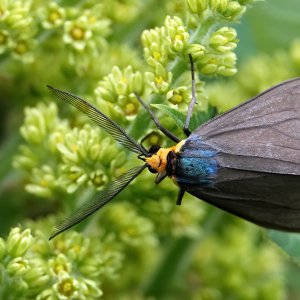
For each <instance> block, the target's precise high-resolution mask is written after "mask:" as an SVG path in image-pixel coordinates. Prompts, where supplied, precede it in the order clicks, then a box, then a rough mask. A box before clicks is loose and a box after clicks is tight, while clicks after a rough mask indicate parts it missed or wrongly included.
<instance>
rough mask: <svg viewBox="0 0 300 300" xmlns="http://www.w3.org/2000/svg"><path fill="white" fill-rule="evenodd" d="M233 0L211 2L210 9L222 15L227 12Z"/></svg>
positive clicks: (213, 0) (214, 0)
mask: <svg viewBox="0 0 300 300" xmlns="http://www.w3.org/2000/svg"><path fill="white" fill-rule="evenodd" d="M229 1H231V0H209V7H210V9H211V10H213V11H218V12H219V13H220V14H222V13H223V12H225V10H226V9H227V6H228V2H229Z"/></svg>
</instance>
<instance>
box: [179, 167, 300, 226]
mask: <svg viewBox="0 0 300 300" xmlns="http://www.w3.org/2000/svg"><path fill="white" fill-rule="evenodd" d="M299 181H300V177H299V176H294V175H282V174H273V173H261V172H253V171H242V170H234V169H226V168H224V169H221V170H220V171H219V173H218V175H217V178H216V182H215V184H214V186H213V187H206V188H203V187H200V186H186V187H184V188H185V190H186V191H187V192H189V193H191V194H192V195H194V196H196V197H197V198H200V199H202V200H204V201H206V202H208V203H210V204H212V205H214V206H216V207H219V208H221V209H223V210H225V211H227V212H229V213H232V214H234V215H236V216H238V217H241V218H243V219H246V220H248V221H250V222H253V223H255V224H258V225H261V226H264V227H267V228H272V229H279V230H285V231H295V232H299V231H300V182H299Z"/></svg>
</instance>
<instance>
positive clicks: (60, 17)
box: [41, 1, 66, 29]
mask: <svg viewBox="0 0 300 300" xmlns="http://www.w3.org/2000/svg"><path fill="white" fill-rule="evenodd" d="M65 16H66V11H65V9H64V8H63V7H61V6H59V5H58V4H57V2H54V1H51V2H50V3H49V4H48V7H47V8H44V9H43V10H42V12H41V18H42V25H43V26H44V27H45V28H47V29H52V28H57V27H60V26H62V25H63V23H64V20H65Z"/></svg>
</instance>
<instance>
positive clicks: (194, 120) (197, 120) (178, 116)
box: [151, 104, 216, 131]
mask: <svg viewBox="0 0 300 300" xmlns="http://www.w3.org/2000/svg"><path fill="white" fill-rule="evenodd" d="M151 106H153V107H155V108H158V109H159V110H161V111H162V112H164V113H165V114H167V115H168V116H170V117H171V118H172V119H173V120H174V121H175V123H176V124H177V125H178V127H179V128H180V129H182V128H183V126H184V123H185V119H186V114H184V113H183V112H181V111H179V110H177V109H175V108H172V107H170V106H167V105H164V104H151ZM215 115H216V109H215V108H214V107H211V106H210V107H209V108H208V111H207V112H204V111H197V112H195V113H194V114H193V115H192V117H191V121H190V126H189V128H190V130H191V131H194V130H195V129H196V128H197V127H199V126H200V125H201V124H203V123H205V122H207V121H208V120H210V119H211V118H212V117H214V116H215Z"/></svg>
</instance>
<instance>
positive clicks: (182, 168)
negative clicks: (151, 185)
mask: <svg viewBox="0 0 300 300" xmlns="http://www.w3.org/2000/svg"><path fill="white" fill-rule="evenodd" d="M216 154H217V150H216V149H214V148H212V147H211V146H210V145H208V144H207V143H205V142H204V141H202V140H201V138H200V137H198V136H195V135H191V136H190V137H189V138H188V139H186V141H185V143H184V144H183V145H182V146H181V148H180V150H179V151H178V152H177V153H176V156H174V158H173V163H172V175H171V176H172V178H173V179H174V180H175V181H176V182H177V183H178V184H179V185H180V184H189V185H194V184H195V185H205V186H211V185H213V180H214V178H215V176H216V173H217V169H218V165H217V161H216V159H215V157H216Z"/></svg>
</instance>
